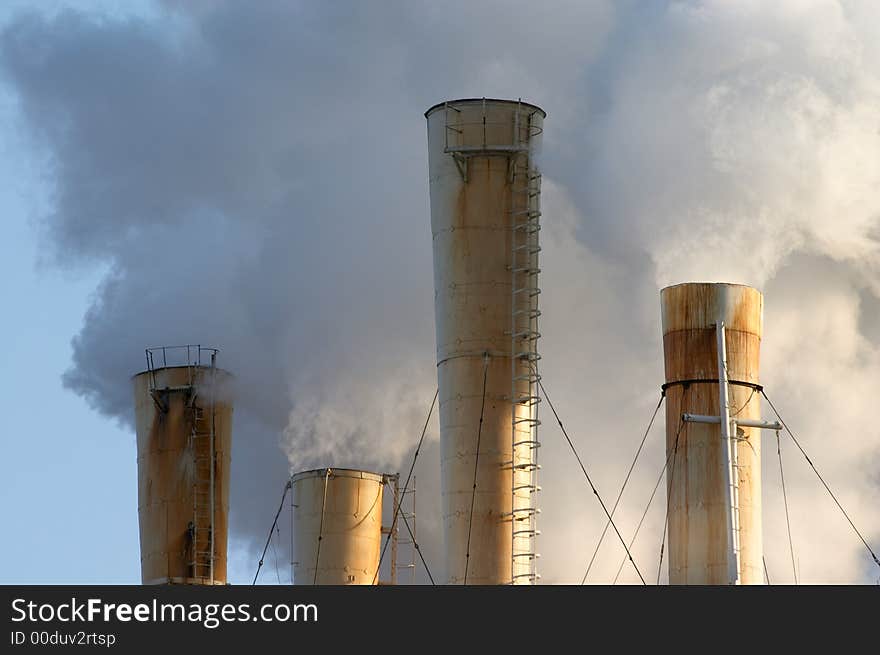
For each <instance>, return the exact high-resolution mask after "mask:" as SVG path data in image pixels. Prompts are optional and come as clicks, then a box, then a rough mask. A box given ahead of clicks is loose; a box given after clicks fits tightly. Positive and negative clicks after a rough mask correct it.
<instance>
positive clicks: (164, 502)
mask: <svg viewBox="0 0 880 655" xmlns="http://www.w3.org/2000/svg"><path fill="white" fill-rule="evenodd" d="M193 370H194V382H195V386H194V389H195V391H196V396H195V398H196V400H195V404H196V406H198V407H201V408H202V409H203V410H204V412H206V413H208V414H209V413H210V412H211V405H210V402H209V397H208V394H207V393H201V391H200V390H201V389H204V388H205V385H206V383H205V381H204V379H203V377H204V375H205V374H206V371H208V370H209V369H208V368H207V367H194V368H193ZM190 371H191V369H190V367H187V366H172V367H167V368H160V369H156V370H155V371H153V372H152V373H151V372H143V373H140V374H138V375H136V376H134V378H133V382H134V396H135V422H136V431H137V464H138V520H139V525H140V545H141V580H142V582H143V584H168V583H182V584H212V581H211V580H209V579H207V578H205V577H204V575H200V576H194V575H193V571H192V566H191V561H192V557H193V555H192V549H191V536H190V535H191V531H190V524H191V522H192V521H193V513H194V492H193V485H194V476H195V461H196V453H194V452H193V445H192V440H191V433H192V412H191V411H189V410H188V409H187V407H188V405H189V404H190V403H191V400H192V394H191V393H190V391H191V389H192V388H191V387H189V386H188V385H189V381H190V374H191V373H190ZM153 375H155V386H156V387H157V388H158V389H168V391H163V392H161V393H159V394H157V398H154V397H153V395H151V393H150V389H151V381H152V380H153V379H154V378H153V377H152V376H153ZM229 378H230V376H229V374H228V373H227V372H225V371H222V370H220V369H216V370H215V393H216V398H217V400H216V402H215V403H214V407H213V410H214V421H215V427H214V452H215V458H214V489H215V492H214V503H215V504H214V521H213V523H214V580H213V584H226V560H227V558H226V548H227V535H228V515H229V470H230V464H231V453H232V404H231V402H230V401H229V400H228V394H227V391H226V386H227V385H226V383H227V381H228V379H229ZM157 403H161V404H164V407H165V408H166V410H165V411H163V410H161V409H160V408H159V405H158V404H157ZM197 447H202V448H206V447H208V444H207V442H205V443H204V444H202V445H200V446H197ZM203 454H205V455H206V454H207V453H203ZM203 568H204V567H203Z"/></svg>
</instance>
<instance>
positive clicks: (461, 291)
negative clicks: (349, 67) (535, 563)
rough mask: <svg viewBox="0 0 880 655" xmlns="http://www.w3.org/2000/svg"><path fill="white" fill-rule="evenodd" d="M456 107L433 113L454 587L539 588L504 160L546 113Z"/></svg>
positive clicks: (505, 106)
mask: <svg viewBox="0 0 880 655" xmlns="http://www.w3.org/2000/svg"><path fill="white" fill-rule="evenodd" d="M451 104H452V105H454V109H448V108H446V107H445V106H444V105H443V104H440V105H436V106H435V107H433V108H431V109H430V110H428V112H427V113H426V116H427V119H428V162H429V182H430V195H431V232H432V236H433V253H434V289H435V295H434V299H435V306H434V307H435V320H436V334H437V362H438V364H437V377H438V382H439V387H440V392H439V403H440V406H439V415H440V433H441V490H442V507H443V530H444V532H443V534H444V551H445V563H446V576H447V581H448V583H450V584H462V583H463V582H465V578H466V581H467V583H468V584H507V583H510V582H511V581H514V580H517V579H518V578H517V576H521V577H522V579H528V573H527V572H528V571H529V570H530V562H529V561H528V559H527V557H525V556H524V557H522V558H519V559H518V558H517V557H515V556H514V554H515V553H516V552H517V549H522V550H523V551H525V549H527V548H529V540H528V539H522V538H517V539H520V540H521V541H522V544H521V545H520V544H518V543H516V541H517V540H516V539H514V537H513V530H512V525H511V510H512V508H514V507H526V506H528V505H529V504H530V503H532V499H531V495H532V494H531V493H530V492H529V491H528V490H527V489H526V487H527V486H528V484H529V479H530V473H529V470H528V469H527V468H523V469H516V471H517V472H516V473H514V472H513V471H514V470H515V466H513V465H512V463H514V464H517V465H519V464H523V465H526V463H527V462H528V461H530V460H531V453H530V452H529V449H528V447H523V446H517V447H516V448H514V446H513V443H514V440H515V439H514V437H513V430H512V424H513V416H514V415H516V416H517V417H518V418H520V417H524V416H525V413H526V412H527V411H528V409H527V408H524V407H522V408H521V407H516V408H515V409H514V407H513V403H512V402H511V396H512V394H513V393H514V392H516V393H517V394H520V393H523V392H524V391H525V389H527V385H523V384H521V385H519V386H518V387H517V388H516V389H514V388H512V378H513V377H514V376H515V375H526V374H528V373H529V370H530V368H529V363H528V362H527V361H525V360H514V359H512V357H511V348H512V344H511V333H512V330H511V316H512V288H513V286H512V285H513V281H514V280H513V279H512V275H511V268H512V266H511V263H512V255H511V250H512V241H511V239H512V230H511V226H512V220H513V219H512V216H511V211H510V209H511V204H512V200H511V195H512V193H511V192H512V189H511V183H512V180H511V160H510V156H509V153H510V150H506V149H505V148H510V147H511V146H514V147H515V145H516V144H517V143H522V142H526V143H530V147H531V148H534V147H535V146H536V145H537V143H538V138H537V134H538V133H539V132H540V129H541V124H542V120H543V117H544V113H543V111H542V110H540V109H539V108H537V107H534V106H533V105H526V104H525V103H523V104H522V105H520V104H518V103H517V102H511V101H501V100H486V101H483V100H482V99H478V100H467V101H455V102H454V103H451ZM449 112H454V116H453V118H452V119H451V121H450V119H449V118H448V116H447V114H448V113H449ZM517 112H519V113H520V116H519V118H518V117H517V115H516V114H517ZM484 117H485V121H484ZM529 117H530V119H529V120H530V121H531V122H530V123H529V121H527V120H526V119H527V118H529ZM450 122H451V123H452V125H453V126H454V128H455V129H452V130H450V129H449V127H448V125H449V124H450ZM449 146H451V147H452V148H453V149H458V150H459V151H460V152H466V153H467V154H468V156H467V158H466V160H464V159H459V160H458V161H456V158H455V157H454V156H453V154H451V153H450V152H449V151H448V147H449ZM529 154H530V153H527V154H526V155H520V156H525V157H528V156H529ZM516 182H517V183H519V184H523V181H522V180H517V181H516ZM484 372H485V380H486V383H485V389H486V393H485V405H484V404H483V380H484ZM481 409H482V413H483V420H482V428H480V414H481ZM517 425H518V426H519V425H520V424H519V423H518V424H517ZM518 430H521V431H520V432H518V433H517V434H518V436H517V437H516V441H526V440H528V439H529V438H530V437H529V432H528V428H527V426H523V427H522V428H519V427H518ZM478 434H479V453H478V452H477V441H478ZM477 459H478V465H477V467H476V469H477V473H476V485H477V486H476V492H474V470H475V462H476V460H477ZM514 476H515V477H514ZM515 486H516V487H519V488H520V489H519V490H518V491H516V493H517V494H519V496H518V497H517V501H516V505H515V504H514V491H513V488H514V487H515ZM472 500H473V514H471V505H472ZM468 544H469V547H468ZM468 552H469V555H470V556H469V558H468V557H467V555H468ZM524 554H525V553H524ZM512 561H517V562H519V563H517V564H512Z"/></svg>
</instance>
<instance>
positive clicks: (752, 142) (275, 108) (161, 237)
mask: <svg viewBox="0 0 880 655" xmlns="http://www.w3.org/2000/svg"><path fill="white" fill-rule="evenodd" d="M566 4H567V5H568V6H565V5H560V4H559V3H555V4H554V6H553V7H552V8H547V7H542V6H540V5H539V4H536V3H522V4H521V6H518V7H517V6H513V5H512V3H509V2H497V3H496V2H482V3H470V2H461V3H448V2H445V3H419V2H391V3H387V2H386V3H382V4H381V5H377V4H376V3H370V4H369V5H367V4H365V3H350V4H345V3H336V2H334V3H318V2H315V3H293V2H283V3H282V2H278V3H273V2H261V3H251V4H246V5H245V4H242V3H235V2H216V3H204V4H203V3H180V4H178V3H172V2H167V3H164V4H160V5H157V6H156V7H155V8H154V10H152V11H151V12H150V14H149V16H146V17H139V18H118V17H117V18H109V17H98V16H93V15H86V14H82V13H76V12H62V13H60V14H58V15H57V16H54V17H52V18H47V17H43V16H40V15H37V14H33V13H30V14H19V15H17V16H16V17H14V18H13V19H12V20H11V21H10V22H9V23H8V24H7V25H6V26H5V28H4V32H3V35H2V46H0V48H2V49H0V60H2V68H3V70H4V72H5V81H6V84H7V85H8V86H9V88H10V89H12V90H14V91H15V92H16V94H17V97H18V99H19V103H20V109H21V120H22V124H23V125H24V126H25V127H26V128H27V129H28V131H29V133H30V134H31V136H32V137H33V142H34V145H35V148H39V152H40V156H45V157H46V158H47V160H48V161H49V162H50V165H49V166H48V168H47V175H48V179H49V180H50V181H51V185H52V187H51V188H52V193H53V206H54V209H53V211H52V213H51V214H49V215H47V216H46V217H45V222H44V227H45V232H46V244H47V247H49V248H50V249H51V252H52V253H53V256H54V257H55V258H56V260H57V261H58V262H59V263H62V264H65V265H71V264H76V265H88V264H91V263H93V262H104V263H109V264H110V266H111V269H110V271H111V272H110V273H109V274H108V277H107V279H106V280H105V282H104V284H103V285H102V286H101V288H100V289H98V290H97V293H96V296H95V300H94V304H93V306H92V309H91V311H90V312H89V314H88V315H87V317H86V319H85V322H84V325H83V327H82V330H81V332H80V333H79V334H78V335H76V336H75V337H74V346H75V355H74V361H73V363H72V366H71V368H70V370H69V372H68V374H67V376H66V383H67V384H68V386H69V387H70V388H72V389H74V390H75V391H77V392H78V393H80V394H81V395H82V396H84V397H85V398H86V399H88V401H89V402H90V403H92V404H93V405H94V406H95V407H96V408H97V409H98V410H99V411H101V412H104V413H105V414H108V415H111V416H116V417H119V418H120V419H122V420H126V421H127V420H129V417H130V415H131V400H130V390H129V388H128V386H127V384H126V382H127V380H128V377H129V376H130V375H131V374H132V373H133V372H136V371H137V370H139V369H140V367H141V360H142V355H141V353H142V349H143V348H144V346H146V345H154V344H164V343H187V342H193V341H200V342H202V343H203V344H210V345H217V346H219V347H220V348H221V349H222V353H221V362H222V364H223V366H225V367H227V368H228V369H230V370H231V371H233V372H234V373H235V374H236V380H237V383H236V384H237V403H236V426H235V451H234V454H233V457H234V459H233V461H234V467H235V471H234V474H233V515H232V530H233V534H234V537H235V540H236V543H237V547H238V552H239V555H240V558H239V559H240V564H241V566H242V570H241V571H238V575H239V576H240V579H244V578H245V577H246V576H247V573H248V572H250V571H251V570H252V568H251V566H252V560H253V559H254V558H253V557H252V553H253V549H254V548H255V546H256V543H257V542H260V541H261V540H262V539H263V538H264V535H265V530H266V529H267V527H268V523H269V521H271V514H272V511H273V506H274V505H275V503H276V502H277V496H278V493H279V492H280V489H281V486H282V484H283V481H284V479H285V476H286V474H287V472H288V468H289V467H292V468H294V469H303V468H308V467H313V466H323V465H328V464H333V465H337V466H338V465H342V466H356V467H367V468H376V469H383V470H390V469H394V470H397V469H405V467H406V466H407V464H408V461H409V457H410V455H411V452H412V448H413V446H414V444H415V441H416V439H417V438H418V434H419V431H420V429H421V424H422V422H423V421H424V414H425V412H426V411H427V405H428V402H429V401H430V398H431V395H432V393H433V389H434V386H435V384H436V380H435V371H434V366H433V365H434V356H433V346H434V340H433V299H432V277H431V276H432V265H431V240H430V231H429V223H428V196H427V180H426V173H427V170H426V143H425V128H424V119H423V118H422V112H423V111H424V109H426V108H427V107H428V106H429V105H431V104H433V103H435V102H437V101H440V100H444V99H447V98H453V97H467V96H482V95H486V96H494V97H514V98H516V97H520V96H521V97H523V99H527V100H529V101H532V102H536V103H538V104H540V105H542V106H543V107H544V108H545V109H547V110H548V113H549V117H548V119H547V122H546V130H547V131H546V135H545V142H544V152H543V159H542V165H543V169H544V172H545V195H544V205H545V207H544V209H545V216H546V219H545V230H544V232H543V233H542V234H543V235H544V254H545V258H544V261H543V265H542V267H543V269H544V276H543V278H542V287H543V288H544V290H545V294H544V295H543V296H542V306H543V310H544V318H545V319H546V320H545V322H544V325H543V329H542V332H543V333H544V335H545V339H544V340H543V345H542V350H543V353H544V360H543V374H544V376H545V377H544V379H545V382H546V386H547V390H548V392H550V394H551V395H552V396H553V399H554V402H555V403H556V405H557V406H558V408H559V409H560V411H561V412H562V414H563V418H564V419H565V421H566V424H567V426H568V427H569V429H570V431H571V432H572V434H573V437H574V438H575V439H576V443H577V444H578V447H579V448H580V450H581V451H582V453H583V454H584V455H585V459H586V463H587V466H588V467H589V468H590V469H591V473H592V474H593V476H594V477H595V479H596V482H597V484H598V486H599V489H600V492H602V493H603V495H604V496H606V497H608V498H610V499H613V497H614V495H616V491H617V489H618V487H619V485H620V483H621V481H622V478H623V475H624V473H625V471H626V467H627V466H628V464H629V461H630V458H631V457H632V454H633V453H634V451H635V447H636V446H637V444H638V439H639V438H640V436H641V435H640V431H641V430H643V429H644V427H645V424H646V422H647V419H648V417H649V415H650V412H651V410H652V408H653V405H654V403H655V402H656V400H657V398H658V395H659V390H658V389H659V385H660V383H661V381H662V377H663V376H662V355H661V348H660V327H659V311H658V309H659V297H658V293H657V290H658V288H659V287H660V286H663V285H665V284H668V283H674V282H681V281H688V280H705V279H709V280H725V281H731V282H743V283H748V284H754V285H757V286H759V287H761V288H762V289H763V290H764V291H765V294H766V325H765V333H766V337H765V341H764V362H763V370H764V375H763V378H764V382H765V384H766V386H767V390H768V393H769V395H770V397H771V398H774V401H775V402H776V404H777V406H778V407H779V408H780V410H781V411H782V412H783V414H784V418H785V419H786V420H787V421H788V422H789V423H790V424H791V425H792V427H794V428H795V429H796V431H797V432H798V433H799V437H800V439H801V441H802V443H803V444H804V445H805V447H806V448H807V449H808V451H809V452H810V453H811V455H812V456H813V460H814V461H815V462H816V464H817V465H818V466H820V467H821V469H822V471H823V473H824V474H825V476H826V478H827V479H828V481H829V483H830V484H831V485H832V487H833V488H835V489H836V490H837V491H838V492H839V496H840V499H841V501H842V502H843V504H844V506H845V507H847V508H848V510H849V511H850V513H851V515H852V517H853V519H854V520H855V521H856V524H857V525H860V526H861V527H863V529H864V530H865V531H866V536H868V537H869V539H873V540H874V542H875V543H876V540H877V538H878V537H880V530H878V515H877V509H876V508H877V507H878V501H880V492H878V483H880V480H878V476H877V471H878V470H880V466H878V465H880V438H878V435H877V433H876V430H872V428H871V425H872V424H874V422H872V420H871V419H872V414H873V412H872V409H873V401H872V399H871V397H870V395H869V394H870V390H871V389H872V388H873V386H874V384H875V383H876V381H877V380H878V379H880V350H878V343H880V300H878V298H880V253H878V246H880V46H878V45H877V44H878V43H880V9H878V8H877V7H876V5H874V4H872V3H868V2H833V1H830V0H826V1H819V0H816V1H812V2H811V1H808V0H803V1H794V0H790V1H785V2H774V3H765V2H739V3H728V2H720V1H710V0H706V1H704V2H667V3H651V4H650V6H647V5H645V4H644V3H628V2H599V1H597V2H592V3H583V2H571V3H566ZM545 427H546V429H545V430H544V431H543V437H542V440H543V441H544V443H545V446H544V448H543V449H542V464H543V470H544V472H545V474H546V475H545V478H544V481H543V487H544V492H543V494H542V506H543V509H544V512H543V515H542V516H543V519H542V531H543V533H544V538H543V539H542V553H543V560H542V563H541V567H540V570H541V571H542V573H543V576H544V579H545V581H551V582H572V581H574V582H577V581H580V578H581V576H582V574H583V570H584V567H585V566H586V562H587V560H588V559H589V555H590V553H591V551H592V548H593V546H594V544H595V541H596V539H597V538H598V534H599V531H600V530H601V527H602V525H603V519H602V515H601V511H600V510H599V508H598V507H597V506H596V504H595V501H594V500H593V498H592V495H591V494H589V493H588V490H587V489H586V487H585V484H584V481H583V479H582V477H581V476H580V472H579V469H578V468H577V467H576V465H574V464H573V462H572V461H571V458H570V456H569V455H568V453H567V451H566V450H565V447H564V445H563V444H562V442H561V441H560V439H559V436H558V435H557V433H556V431H555V428H554V427H553V426H552V424H551V423H550V422H547V421H545ZM661 431H662V428H661V429H657V430H656V431H655V433H654V434H653V436H652V437H651V439H650V441H649V446H648V449H647V453H646V454H645V456H644V460H642V461H641V463H640V465H639V467H638V468H637V469H636V474H635V477H634V480H633V482H632V483H631V487H630V488H629V489H628V491H627V494H626V496H625V497H624V499H623V503H622V505H621V509H620V510H619V519H620V526H621V528H622V530H623V532H624V533H625V534H627V535H628V534H631V533H632V530H633V529H634V528H635V525H636V523H637V522H638V519H639V517H640V515H641V512H642V510H643V508H644V505H645V503H646V501H647V498H648V496H649V494H650V491H651V488H652V487H653V484H654V482H655V481H656V479H657V476H658V475H659V473H660V469H661V467H662V457H663V455H662V449H663V446H662V441H663V440H662V436H661ZM436 432H437V430H436V423H432V425H431V426H430V429H429V439H436ZM279 445H280V448H279ZM783 453H784V456H785V458H786V460H785V462H786V478H787V480H786V481H787V483H788V486H789V497H790V503H791V510H792V528H793V530H794V542H795V546H796V548H797V551H798V552H797V555H798V563H797V564H798V566H799V567H800V572H799V574H800V576H801V577H802V578H803V579H804V580H806V581H813V582H827V581H862V582H865V581H867V582H870V581H874V580H875V579H876V578H877V576H878V571H877V570H876V568H873V569H872V568H871V567H872V566H873V564H872V563H871V562H870V559H869V558H867V557H866V556H865V552H864V550H863V549H862V547H861V544H860V543H859V542H858V540H857V539H856V537H855V535H853V534H852V532H851V531H849V528H848V526H847V525H846V524H845V522H844V520H843V519H842V517H840V516H839V514H838V513H837V510H836V508H835V507H834V506H833V504H832V502H831V501H830V500H829V499H828V498H827V497H826V495H825V494H824V491H823V490H822V489H821V488H820V487H819V485H818V483H817V482H816V481H815V479H814V478H813V477H811V476H812V473H811V472H810V471H809V470H808V469H807V468H806V465H805V463H804V462H803V460H802V459H799V456H798V455H797V454H796V452H795V450H794V448H793V447H792V445H791V443H790V442H786V441H783ZM432 458H433V459H432ZM437 468H438V465H437V460H436V448H435V446H433V445H432V446H429V447H428V448H427V449H426V450H425V451H424V453H423V455H422V458H421V460H420V464H419V467H418V468H417V474H418V475H419V476H420V484H419V488H420V501H419V502H420V508H421V510H422V511H421V512H420V516H419V521H420V534H421V535H422V541H423V542H424V544H425V553H426V557H427V558H428V561H429V563H431V562H434V563H435V564H434V566H435V567H437V568H439V567H440V562H441V558H440V557H439V527H438V525H437V522H438V514H439V497H438V493H437V485H438V478H439V472H438V471H437V470H436V469H437ZM778 486H779V485H778V464H777V461H776V459H775V438H774V437H773V435H765V448H764V494H765V501H764V507H765V550H766V555H767V564H768V571H769V573H770V576H771V580H772V581H774V582H776V581H785V580H790V579H791V572H790V569H791V566H790V563H789V555H788V543H787V536H786V534H785V527H784V526H785V523H784V516H783V514H782V501H781V495H780V492H779V488H778ZM663 504H664V503H663V498H662V492H661V493H660V494H659V496H658V498H657V499H656V500H655V505H654V506H653V510H652V511H651V512H650V513H649V517H648V519H647V522H646V525H645V527H643V532H642V534H641V536H640V538H639V540H638V541H637V542H636V548H635V553H634V554H635V557H636V561H637V562H641V563H642V564H641V567H642V568H643V569H644V570H645V572H646V573H647V576H646V577H648V578H654V577H656V568H657V557H658V554H659V548H660V543H659V540H660V534H661V526H662V520H663ZM620 556H621V549H620V547H619V546H618V544H616V543H614V541H613V539H610V538H609V539H608V541H607V542H606V544H605V545H604V546H603V549H602V551H601V552H600V557H599V559H598V561H597V564H596V566H595V567H594V569H593V571H592V572H591V575H590V580H591V581H599V582H607V581H610V580H611V579H613V577H614V573H615V572H616V570H617V566H618V564H619V562H620ZM235 573H236V571H235V570H233V574H235ZM435 577H436V576H435ZM441 577H442V576H441ZM664 577H665V574H664ZM621 579H622V580H624V581H630V582H631V581H633V580H635V576H634V573H633V572H632V571H631V570H630V569H629V568H625V569H624V573H623V575H622V578H621Z"/></svg>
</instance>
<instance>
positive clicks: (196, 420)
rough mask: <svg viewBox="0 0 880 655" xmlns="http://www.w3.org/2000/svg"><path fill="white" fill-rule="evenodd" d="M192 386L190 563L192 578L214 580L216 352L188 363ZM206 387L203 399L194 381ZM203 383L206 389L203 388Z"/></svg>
mask: <svg viewBox="0 0 880 655" xmlns="http://www.w3.org/2000/svg"><path fill="white" fill-rule="evenodd" d="M190 369H191V370H190V381H191V384H192V385H193V386H192V389H191V392H190V400H189V405H188V407H189V411H190V420H191V423H190V425H191V431H190V452H191V453H192V457H193V477H192V497H193V519H192V523H191V525H190V537H191V546H192V547H191V551H190V553H191V555H190V567H191V570H192V577H193V578H201V579H205V580H207V581H208V582H209V583H210V584H213V583H214V553H215V548H214V516H215V502H214V500H215V499H214V491H215V490H214V467H215V463H216V462H215V460H216V454H215V448H214V436H215V435H214V430H215V420H214V419H215V412H214V403H215V400H216V398H215V386H216V385H215V381H216V380H215V372H216V353H214V352H212V353H211V364H210V366H208V367H202V366H201V357H199V358H198V361H197V362H196V363H195V364H194V365H191V366H190ZM197 384H200V385H201V386H202V389H203V390H205V391H207V394H206V395H207V403H206V402H205V401H204V400H202V398H200V397H199V395H198V392H197V390H196V389H197V387H196V385H197ZM205 387H207V389H205Z"/></svg>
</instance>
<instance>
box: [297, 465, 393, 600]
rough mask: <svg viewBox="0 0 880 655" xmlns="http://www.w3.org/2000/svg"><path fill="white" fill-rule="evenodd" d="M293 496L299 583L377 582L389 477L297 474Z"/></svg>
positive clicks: (348, 473) (328, 471)
mask: <svg viewBox="0 0 880 655" xmlns="http://www.w3.org/2000/svg"><path fill="white" fill-rule="evenodd" d="M292 493H293V583H294V584H298V585H311V584H318V585H349V584H354V585H371V584H377V583H378V577H379V576H378V575H377V571H378V568H379V557H380V552H381V545H382V544H381V541H382V495H383V476H381V475H379V474H377V473H369V472H367V471H356V470H351V469H316V470H313V471H304V472H302V473H297V474H296V475H294V476H293V486H292ZM319 537H320V539H319ZM316 571H317V573H316Z"/></svg>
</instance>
